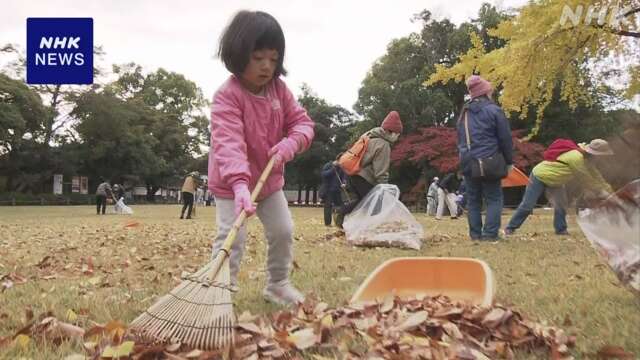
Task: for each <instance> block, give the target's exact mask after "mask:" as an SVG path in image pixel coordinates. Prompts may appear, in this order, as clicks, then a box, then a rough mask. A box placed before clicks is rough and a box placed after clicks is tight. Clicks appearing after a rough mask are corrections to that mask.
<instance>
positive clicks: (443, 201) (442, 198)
mask: <svg viewBox="0 0 640 360" xmlns="http://www.w3.org/2000/svg"><path fill="white" fill-rule="evenodd" d="M458 176H459V174H457V173H450V174H447V175H445V176H444V177H443V178H442V179H440V180H439V181H438V208H437V210H436V220H441V219H442V215H443V214H444V207H445V206H447V208H449V214H450V215H451V218H452V219H457V218H458V206H457V204H456V191H457V190H458V187H459V186H460V180H459V179H458Z"/></svg>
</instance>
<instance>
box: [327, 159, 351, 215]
mask: <svg viewBox="0 0 640 360" xmlns="http://www.w3.org/2000/svg"><path fill="white" fill-rule="evenodd" d="M339 158H340V155H338V157H337V158H336V160H335V161H330V162H328V163H326V164H324V166H323V167H322V172H321V176H322V193H321V194H320V195H321V196H320V197H321V198H322V201H323V202H324V224H325V225H326V226H331V214H332V213H333V209H334V208H335V209H339V208H340V207H342V205H343V202H342V192H343V191H345V188H346V181H347V174H345V173H344V171H343V170H342V168H341V167H340V165H338V161H337V159H339Z"/></svg>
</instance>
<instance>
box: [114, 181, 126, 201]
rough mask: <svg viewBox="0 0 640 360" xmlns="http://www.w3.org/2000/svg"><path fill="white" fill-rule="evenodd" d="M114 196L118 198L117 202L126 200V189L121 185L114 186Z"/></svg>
mask: <svg viewBox="0 0 640 360" xmlns="http://www.w3.org/2000/svg"><path fill="white" fill-rule="evenodd" d="M113 195H114V196H115V197H116V200H120V199H121V198H124V187H123V186H122V185H120V184H115V185H113Z"/></svg>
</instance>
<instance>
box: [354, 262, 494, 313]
mask: <svg viewBox="0 0 640 360" xmlns="http://www.w3.org/2000/svg"><path fill="white" fill-rule="evenodd" d="M390 293H395V294H396V296H399V297H404V298H407V297H416V296H421V295H428V296H435V295H446V296H448V297H450V298H451V299H453V300H459V301H467V302H470V303H472V304H475V305H481V306H490V305H491V304H492V302H493V295H494V293H495V280H494V278H493V273H492V272H491V268H489V265H487V263H485V262H484V261H482V260H476V259H470V258H435V257H401V258H394V259H391V260H388V261H386V262H384V263H383V264H381V265H380V266H378V267H377V268H376V269H375V270H374V271H373V273H371V274H370V275H369V277H367V279H366V280H365V281H364V283H362V285H360V288H359V289H358V290H357V291H356V293H355V294H354V295H353V297H352V298H351V302H352V303H355V302H360V301H376V300H377V301H382V300H383V299H384V297H385V296H387V295H388V294H390Z"/></svg>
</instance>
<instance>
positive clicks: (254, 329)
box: [238, 322, 262, 334]
mask: <svg viewBox="0 0 640 360" xmlns="http://www.w3.org/2000/svg"><path fill="white" fill-rule="evenodd" d="M238 327H239V328H240V329H242V330H245V331H248V332H250V333H254V334H261V333H262V330H260V327H259V326H258V325H256V324H254V323H252V322H249V323H240V324H238Z"/></svg>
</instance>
